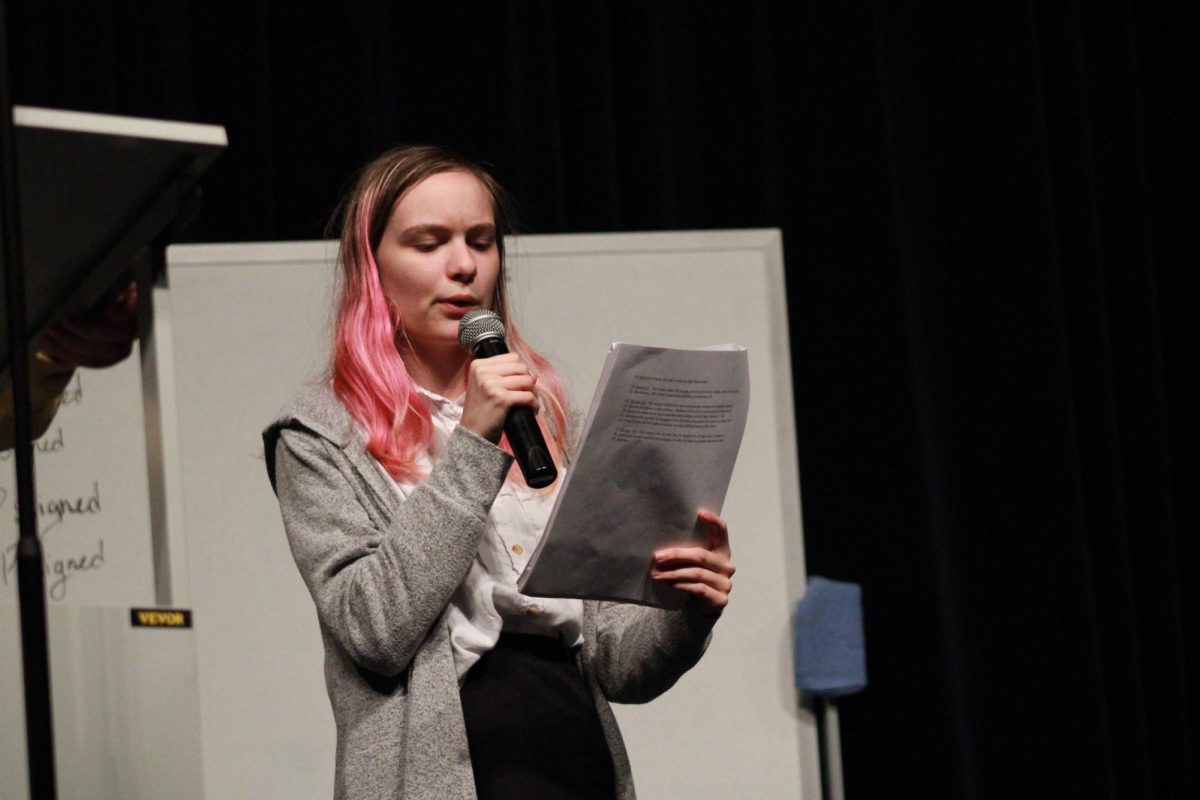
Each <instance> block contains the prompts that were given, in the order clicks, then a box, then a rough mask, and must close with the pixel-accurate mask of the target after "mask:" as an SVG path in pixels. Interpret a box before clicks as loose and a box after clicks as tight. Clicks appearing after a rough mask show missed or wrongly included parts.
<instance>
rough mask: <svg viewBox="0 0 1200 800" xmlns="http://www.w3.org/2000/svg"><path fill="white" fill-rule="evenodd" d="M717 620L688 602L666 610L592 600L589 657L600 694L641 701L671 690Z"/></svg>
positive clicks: (696, 657)
mask: <svg viewBox="0 0 1200 800" xmlns="http://www.w3.org/2000/svg"><path fill="white" fill-rule="evenodd" d="M717 619H718V616H710V615H708V614H704V613H702V612H700V611H697V610H696V609H695V608H693V607H692V606H691V605H685V606H684V607H683V608H682V609H680V610H678V611H668V610H664V609H660V608H647V607H645V606H636V605H630V604H627V603H613V602H607V601H605V602H600V603H597V604H596V610H595V620H596V622H595V633H594V644H593V645H592V652H591V658H590V659H589V661H590V663H591V670H592V673H593V674H594V675H595V678H596V682H597V683H598V684H599V686H600V688H601V690H602V691H603V692H604V696H605V697H606V698H608V699H609V700H611V701H613V702H615V703H646V702H649V701H650V700H653V699H654V698H656V697H658V696H659V695H660V694H662V693H663V692H665V691H666V690H667V689H670V688H671V687H672V686H673V685H675V682H676V681H678V680H679V678H680V677H681V676H682V675H683V673H685V672H687V671H688V670H689V669H691V668H692V667H693V666H695V665H696V662H698V661H699V660H700V657H701V656H702V655H704V651H705V649H706V648H707V647H708V642H709V640H710V639H711V638H712V637H711V634H712V627H713V625H714V624H715V623H716V621H717ZM585 646H586V645H585Z"/></svg>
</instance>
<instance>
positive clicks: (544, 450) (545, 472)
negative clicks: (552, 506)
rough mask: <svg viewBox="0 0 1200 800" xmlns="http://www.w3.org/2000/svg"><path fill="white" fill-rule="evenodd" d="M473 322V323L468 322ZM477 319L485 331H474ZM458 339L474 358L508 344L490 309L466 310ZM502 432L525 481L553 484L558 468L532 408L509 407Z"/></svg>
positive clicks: (502, 350) (538, 485) (535, 484)
mask: <svg viewBox="0 0 1200 800" xmlns="http://www.w3.org/2000/svg"><path fill="white" fill-rule="evenodd" d="M472 322H474V323H475V326H472V325H471V323H472ZM480 322H483V323H484V325H485V327H486V328H487V330H485V331H483V332H479V331H478V330H476V328H477V327H478V325H479V323H480ZM459 341H460V342H461V343H462V345H463V346H464V347H466V348H467V349H468V350H470V351H471V353H472V354H474V356H475V357H476V358H491V357H492V356H499V355H503V354H505V353H507V352H508V345H507V344H505V342H504V325H503V323H502V322H500V318H499V317H498V316H497V315H496V313H495V312H493V311H486V310H479V311H471V312H468V313H467V314H466V315H465V316H464V317H463V319H462V322H461V323H460V324H459ZM504 434H505V436H507V437H508V443H509V445H510V446H511V447H512V451H513V456H514V457H516V459H517V466H519V467H520V468H521V474H522V475H524V476H525V483H527V484H528V485H529V486H530V487H532V488H534V489H541V488H543V487H545V486H549V485H550V484H552V483H554V481H555V479H557V478H558V470H557V469H556V468H555V466H554V459H553V458H551V457H550V448H548V447H547V446H546V439H545V437H544V436H542V429H541V428H540V427H538V424H537V415H536V414H534V413H533V410H532V409H530V408H526V407H525V406H516V407H513V408H510V409H509V410H508V416H507V417H505V418H504Z"/></svg>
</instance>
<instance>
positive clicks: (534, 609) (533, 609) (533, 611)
mask: <svg viewBox="0 0 1200 800" xmlns="http://www.w3.org/2000/svg"><path fill="white" fill-rule="evenodd" d="M525 613H526V614H528V615H529V616H531V617H536V616H537V615H538V614H540V613H542V607H541V606H530V607H529V608H527V609H525Z"/></svg>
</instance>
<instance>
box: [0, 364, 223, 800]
mask: <svg viewBox="0 0 1200 800" xmlns="http://www.w3.org/2000/svg"><path fill="white" fill-rule="evenodd" d="M139 362H140V357H139V352H138V349H137V348H136V347H135V348H134V353H133V355H132V356H131V357H130V358H127V359H125V360H124V361H123V362H121V363H120V364H119V365H117V366H114V367H111V368H109V369H105V370H78V371H77V372H76V374H75V376H74V378H73V379H72V380H71V383H70V384H68V386H67V388H66V390H65V392H64V393H63V398H62V407H61V408H60V409H59V411H58V413H57V415H55V418H54V420H53V422H51V424H50V427H49V428H48V429H47V431H46V433H45V435H44V436H42V438H41V439H39V440H38V441H37V442H36V443H35V444H34V465H35V475H36V483H37V501H38V513H37V524H38V533H39V535H40V537H41V542H42V548H43V556H44V559H45V569H46V575H45V587H46V632H47V638H48V648H49V655H50V678H51V695H52V698H51V701H52V702H51V707H52V713H53V731H54V746H55V765H56V772H57V778H58V797H60V798H62V800H155V799H156V798H162V797H171V798H176V799H177V800H199V798H200V797H201V794H200V792H201V769H200V726H199V707H198V701H197V696H196V659H195V650H194V648H193V641H192V632H191V631H190V630H167V629H135V628H133V627H132V625H131V624H130V609H131V608H134V607H145V606H153V605H154V604H155V580H154V570H153V563H152V561H153V559H152V550H153V548H152V544H151V523H150V519H151V515H150V501H149V491H150V488H149V478H148V472H147V463H148V460H147V453H146V429H145V417H144V414H143V408H144V405H143V394H142V387H143V381H142V373H141V370H140V369H139ZM12 465H13V453H12V451H7V452H4V453H0V548H2V549H0V742H3V743H4V747H3V748H0V798H10V797H11V798H17V797H27V796H28V785H27V773H26V749H25V709H24V704H23V700H24V673H23V669H22V665H21V647H20V641H21V637H20V633H21V626H20V619H19V615H18V601H17V572H16V563H15V561H16V559H15V550H16V542H17V522H16V510H15V508H14V502H15V500H14V498H15V497H16V487H15V476H14V474H13V472H14V470H13V466H12Z"/></svg>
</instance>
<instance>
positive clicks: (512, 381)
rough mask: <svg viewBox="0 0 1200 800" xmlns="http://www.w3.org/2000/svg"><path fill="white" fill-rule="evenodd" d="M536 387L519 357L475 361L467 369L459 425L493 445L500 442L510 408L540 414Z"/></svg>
mask: <svg viewBox="0 0 1200 800" xmlns="http://www.w3.org/2000/svg"><path fill="white" fill-rule="evenodd" d="M536 383H537V378H536V377H535V376H534V374H533V373H532V372H530V371H529V366H528V365H527V364H526V363H525V362H524V361H522V360H521V357H520V356H519V355H517V354H516V353H505V354H504V355H499V356H492V357H491V358H476V359H474V360H473V361H471V363H470V364H469V365H468V367H467V399H466V400H465V401H464V402H463V414H462V420H461V421H460V422H459V424H460V425H462V426H463V427H465V428H466V429H467V430H469V431H471V432H472V433H475V434H478V435H479V436H482V437H483V438H484V439H487V440H488V441H489V442H492V443H493V444H495V443H497V442H499V441H500V434H501V433H503V432H504V419H505V418H506V417H507V416H508V410H509V409H510V408H512V407H513V406H527V407H529V408H531V409H533V411H534V413H537V411H538V400H537V395H535V394H534V393H533V387H534V384H536Z"/></svg>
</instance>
